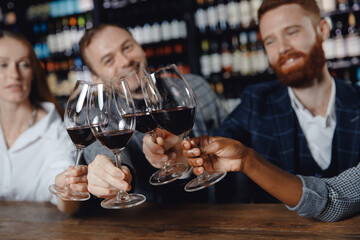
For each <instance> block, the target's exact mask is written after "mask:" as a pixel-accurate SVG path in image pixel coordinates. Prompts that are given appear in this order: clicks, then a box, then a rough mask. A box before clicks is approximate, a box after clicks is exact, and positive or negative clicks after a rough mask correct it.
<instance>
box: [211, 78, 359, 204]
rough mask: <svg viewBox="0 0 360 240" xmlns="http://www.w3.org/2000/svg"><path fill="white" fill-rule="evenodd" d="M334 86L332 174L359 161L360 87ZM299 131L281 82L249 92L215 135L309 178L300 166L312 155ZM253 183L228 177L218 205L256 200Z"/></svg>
mask: <svg viewBox="0 0 360 240" xmlns="http://www.w3.org/2000/svg"><path fill="white" fill-rule="evenodd" d="M335 85H336V100H335V111H336V129H335V133H334V141H333V154H332V162H336V164H335V166H336V167H335V168H336V169H335V171H333V172H332V174H333V175H337V174H338V173H340V172H342V171H344V170H346V169H348V168H350V167H354V166H356V165H357V163H359V160H360V106H359V105H360V88H359V87H357V86H353V85H350V84H348V83H346V82H345V81H343V80H338V79H335ZM299 131H300V132H301V128H300V127H299V123H298V120H297V117H296V114H295V112H294V110H293V109H292V106H291V103H290V98H289V96H288V91H287V88H286V87H285V86H284V85H282V84H281V83H279V82H278V81H271V82H266V83H261V84H256V85H253V86H250V87H248V88H247V89H245V90H244V92H243V94H242V97H241V103H240V104H239V106H238V107H237V108H236V109H235V110H234V111H233V112H232V113H231V114H230V115H229V116H228V117H227V119H226V120H225V121H224V122H223V124H222V125H221V127H220V128H219V129H218V130H217V131H216V133H215V135H218V136H224V137H228V138H233V139H236V140H239V141H241V142H242V143H243V144H245V145H247V146H249V147H251V148H253V149H254V150H255V151H257V152H258V153H259V154H261V155H262V156H263V157H264V158H266V159H267V160H269V161H270V162H272V163H273V164H275V165H277V166H278V167H280V168H282V169H284V170H286V171H287V172H290V173H293V174H303V175H307V174H306V173H305V174H304V172H302V171H301V170H299V169H298V168H297V164H298V161H300V163H301V161H302V159H303V156H306V155H309V149H308V147H307V145H306V144H303V145H305V147H299V139H298V138H299ZM300 134H302V133H300ZM310 158H312V157H311V155H310ZM312 161H313V159H312ZM332 164H333V163H332ZM329 177H331V176H329ZM248 182H251V181H250V180H248V179H247V178H246V177H245V176H244V175H243V174H241V173H233V174H229V177H227V180H225V181H224V183H221V184H219V186H217V189H218V190H217V191H218V192H220V193H221V194H220V195H222V196H223V197H224V199H223V200H221V197H220V200H219V202H223V201H225V202H227V201H236V202H239V201H240V202H241V201H251V197H250V198H249V196H250V195H254V192H256V191H258V189H256V188H254V187H253V186H252V187H251V186H250V187H249V185H248V184H247V183H248ZM226 185H228V186H226ZM221 188H223V189H221ZM239 191H240V192H245V194H242V195H241V194H240V195H239V196H230V197H228V198H226V195H229V194H228V192H239ZM217 195H218V194H217ZM255 195H256V194H255ZM269 199H272V198H269ZM263 200H264V199H257V200H255V201H259V202H262V201H263ZM273 200H274V199H272V200H269V201H273ZM264 201H265V202H266V201H267V200H264Z"/></svg>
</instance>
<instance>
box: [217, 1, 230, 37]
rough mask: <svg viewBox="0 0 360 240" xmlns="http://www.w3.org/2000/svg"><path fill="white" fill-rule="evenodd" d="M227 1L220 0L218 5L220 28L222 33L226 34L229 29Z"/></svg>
mask: <svg viewBox="0 0 360 240" xmlns="http://www.w3.org/2000/svg"><path fill="white" fill-rule="evenodd" d="M226 6H227V0H219V1H218V5H217V14H218V20H219V27H220V31H221V32H224V31H226V30H227V28H228V24H227V18H228V15H227V9H226Z"/></svg>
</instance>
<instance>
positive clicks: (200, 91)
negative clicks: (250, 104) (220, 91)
mask: <svg viewBox="0 0 360 240" xmlns="http://www.w3.org/2000/svg"><path fill="white" fill-rule="evenodd" d="M185 78H186V79H187V81H188V82H189V85H190V86H191V88H192V89H193V91H194V93H195V96H196V101H197V102H196V104H197V107H196V117H200V118H201V120H202V121H204V124H205V125H206V126H205V127H206V129H207V131H208V134H209V133H211V132H212V131H214V130H215V129H216V128H218V127H219V126H220V125H221V123H222V121H223V120H224V119H225V118H226V117H227V115H228V112H227V111H226V108H225V107H224V106H223V104H222V103H221V100H220V98H219V97H218V96H217V95H216V94H215V92H214V91H213V90H212V89H211V88H210V86H209V84H208V83H207V82H206V81H205V80H204V79H203V78H202V77H200V76H198V75H194V74H189V75H185Z"/></svg>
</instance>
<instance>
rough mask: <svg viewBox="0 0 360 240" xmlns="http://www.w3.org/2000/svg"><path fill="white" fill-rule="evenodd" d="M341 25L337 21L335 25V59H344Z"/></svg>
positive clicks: (344, 49)
mask: <svg viewBox="0 0 360 240" xmlns="http://www.w3.org/2000/svg"><path fill="white" fill-rule="evenodd" d="M343 26H344V25H343V23H342V22H341V21H340V20H339V21H337V22H336V24H335V27H336V29H335V39H334V43H335V53H336V58H344V57H346V48H345V42H344V30H343Z"/></svg>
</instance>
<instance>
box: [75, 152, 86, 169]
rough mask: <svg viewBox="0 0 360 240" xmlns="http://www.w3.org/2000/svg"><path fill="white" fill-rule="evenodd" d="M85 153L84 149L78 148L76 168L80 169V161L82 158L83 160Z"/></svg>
mask: <svg viewBox="0 0 360 240" xmlns="http://www.w3.org/2000/svg"><path fill="white" fill-rule="evenodd" d="M83 151H84V148H77V149H76V162H75V168H77V167H78V165H79V161H80V158H81V154H82V152H83Z"/></svg>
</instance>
